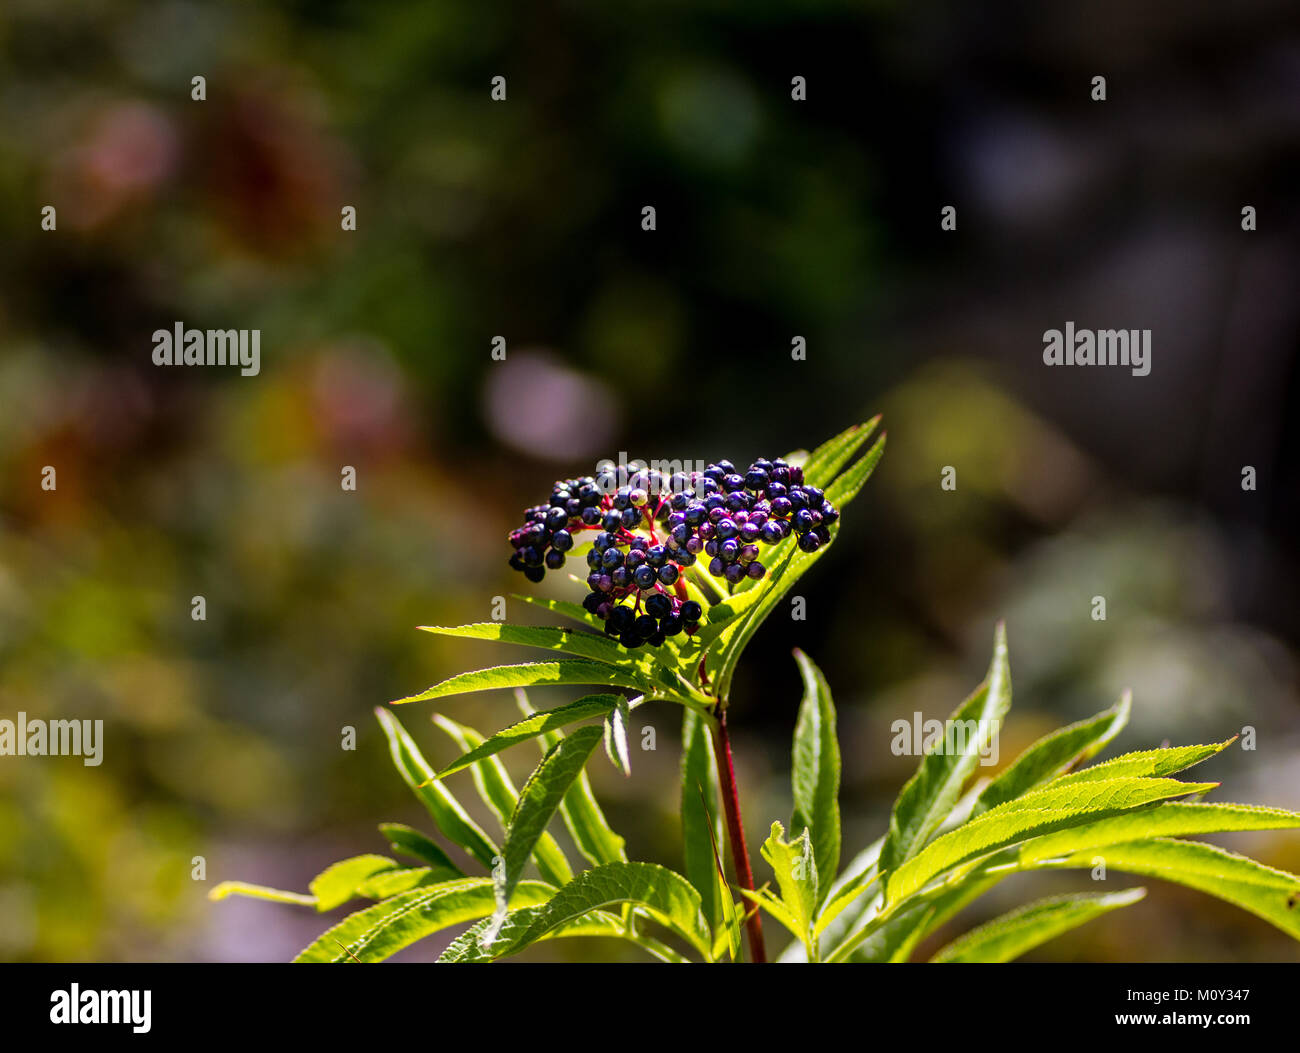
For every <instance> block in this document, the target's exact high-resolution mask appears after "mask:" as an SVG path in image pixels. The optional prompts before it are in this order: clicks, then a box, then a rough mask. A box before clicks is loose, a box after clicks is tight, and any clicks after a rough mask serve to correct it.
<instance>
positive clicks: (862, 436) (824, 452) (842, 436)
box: [787, 415, 880, 490]
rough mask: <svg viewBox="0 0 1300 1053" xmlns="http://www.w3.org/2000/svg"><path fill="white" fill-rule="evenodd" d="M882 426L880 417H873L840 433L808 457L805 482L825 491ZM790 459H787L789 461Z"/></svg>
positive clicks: (804, 469)
mask: <svg viewBox="0 0 1300 1053" xmlns="http://www.w3.org/2000/svg"><path fill="white" fill-rule="evenodd" d="M879 424H880V416H879V415H877V416H875V417H872V418H871V419H870V420H869V421H866V422H865V423H863V424H855V425H853V427H851V428H847V429H845V430H844V431H842V432H840V433H839V434H838V435H836V436H835V437H834V438H833V439H827V440H826V441H825V442H824V443H822V444H821V445H820V446H818V447H817V449H815V450H813V452H812V453H811V454H809V455H808V459H807V460H806V461H804V464H803V477H804V481H805V482H807V483H811V484H812V485H813V486H820V487H821V488H822V489H823V490H824V489H826V487H827V486H829V485H830V483H831V481H832V480H833V479H834V478H835V476H836V475H837V474H838V473H839V470H840V469H841V468H843V467H844V466H845V465H846V464H848V463H849V461H851V460H852V459H853V455H854V454H855V453H857V451H858V450H859V449H861V447H862V444H863V443H865V442H866V441H867V440H868V439H869V438H871V435H872V433H873V432H874V431H875V430H876V427H877V426H878V425H879ZM788 459H789V458H787V460H788Z"/></svg>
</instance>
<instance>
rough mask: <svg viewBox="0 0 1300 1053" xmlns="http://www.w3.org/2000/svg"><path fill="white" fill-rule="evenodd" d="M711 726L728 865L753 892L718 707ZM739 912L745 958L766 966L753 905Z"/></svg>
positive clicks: (727, 739) (733, 771)
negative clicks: (742, 920)
mask: <svg viewBox="0 0 1300 1053" xmlns="http://www.w3.org/2000/svg"><path fill="white" fill-rule="evenodd" d="M715 715H716V717H717V721H716V723H715V724H714V726H713V747H714V748H713V755H714V758H715V759H716V760H717V764H718V784H719V786H720V788H721V790H722V807H723V810H724V811H725V812H726V814H727V840H728V841H730V842H731V861H732V863H733V865H734V866H735V868H736V880H737V881H738V882H740V887H741V888H744V889H747V890H748V891H750V892H753V891H754V872H753V870H751V869H750V866H749V849H748V848H746V847H745V825H744V821H743V820H742V819H741V817H740V796H739V795H738V794H737V793H736V769H735V768H734V767H733V766H732V763H731V737H730V736H729V735H728V734H727V711H726V710H725V709H723V708H722V707H721V706H719V707H718V709H717V711H716V713H715ZM741 909H742V910H745V911H748V912H749V920H748V921H747V922H745V929H746V932H747V933H748V936H749V957H750V960H751V961H753V962H755V963H760V962H766V961H767V952H766V950H765V949H764V947H763V919H762V918H761V917H759V911H758V907H757V905H756V904H754V903H752V902H750V901H749V900H745V902H744V903H742V904H741Z"/></svg>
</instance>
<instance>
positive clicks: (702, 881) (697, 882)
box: [680, 709, 722, 929]
mask: <svg viewBox="0 0 1300 1053" xmlns="http://www.w3.org/2000/svg"><path fill="white" fill-rule="evenodd" d="M680 807H681V816H682V855H683V863H684V867H683V869H684V871H685V874H686V878H687V880H689V881H690V883H691V884H692V885H694V886H695V890H696V891H697V892H698V893H699V894H700V902H701V906H702V909H703V910H704V918H705V920H706V921H707V922H708V923H709V927H710V928H711V929H716V928H717V927H718V923H719V921H720V920H721V917H722V903H721V902H720V899H721V896H720V895H719V890H718V875H717V866H716V864H715V863H714V860H713V844H714V842H715V841H718V840H721V838H722V826H721V823H720V822H719V817H720V813H719V811H718V772H717V768H716V766H715V764H714V759H713V743H712V742H711V741H710V735H709V725H708V721H707V720H705V718H704V717H702V716H700V715H699V714H698V713H696V712H695V711H694V710H690V709H687V710H684V711H683V713H682V763H681V799H680Z"/></svg>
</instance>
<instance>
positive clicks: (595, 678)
mask: <svg viewBox="0 0 1300 1053" xmlns="http://www.w3.org/2000/svg"><path fill="white" fill-rule="evenodd" d="M561 684H598V685H601V686H604V687H633V688H636V689H638V690H641V691H645V690H649V689H650V685H649V684H648V683H646V681H645V680H644V679H643V678H642V677H640V676H638V675H633V674H631V673H629V672H628V671H627V670H626V669H620V668H615V667H614V666H610V665H605V664H604V663H601V662H593V661H591V660H590V659H587V658H561V659H558V660H556V661H554V662H524V663H523V664H521V665H498V666H494V667H493V668H491V669H477V670H475V671H474V672H472V673H460V674H458V675H456V676H452V677H448V678H447V679H446V680H444V681H442V683H439V684H434V685H433V686H432V687H430V688H428V689H427V690H425V691H421V692H420V693H419V694H418V695H411V696H410V697H409V698H399V699H397V700H396V701H394V702H393V703H392V705H395V706H396V705H404V704H405V703H407V702H424V701H427V700H428V699H431V698H447V697H449V696H451V695H463V694H468V693H469V692H471V691H494V690H497V689H500V688H506V687H534V686H537V685H542V686H549V685H556V686H558V685H561Z"/></svg>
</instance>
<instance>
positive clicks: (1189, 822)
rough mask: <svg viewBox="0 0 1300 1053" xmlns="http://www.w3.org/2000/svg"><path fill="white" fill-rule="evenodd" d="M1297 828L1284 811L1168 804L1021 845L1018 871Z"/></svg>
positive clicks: (1294, 816) (1296, 816)
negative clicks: (1085, 855)
mask: <svg viewBox="0 0 1300 1053" xmlns="http://www.w3.org/2000/svg"><path fill="white" fill-rule="evenodd" d="M1296 828H1300V813H1297V812H1288V811H1284V810H1283V809H1281V808H1262V807H1259V806H1256V805H1251V804H1201V803H1191V802H1187V801H1166V802H1164V803H1162V804H1157V805H1153V806H1151V807H1149V808H1139V809H1137V810H1136V811H1132V812H1124V813H1123V814H1121V815H1116V816H1112V817H1111V818H1109V819H1100V820H1098V821H1096V822H1093V823H1088V824H1086V825H1084V826H1076V827H1072V828H1071V829H1068V830H1061V831H1059V832H1057V833H1052V834H1043V835H1042V836H1040V837H1035V838H1033V839H1032V840H1029V841H1026V842H1025V843H1024V844H1023V845H1021V847H1020V850H1019V852H1018V853H1017V856H1016V863H1017V865H1018V867H1025V866H1029V865H1032V864H1034V863H1037V862H1039V861H1041V860H1044V859H1052V858H1054V857H1057V856H1066V855H1071V854H1073V853H1077V852H1083V851H1086V850H1089V849H1100V848H1105V847H1106V846H1108V845H1113V844H1121V843H1123V842H1127V841H1139V840H1143V839H1145V838H1150V837H1185V836H1187V835H1189V834H1217V833H1226V832H1228V831H1235V830H1287V829H1296Z"/></svg>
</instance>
